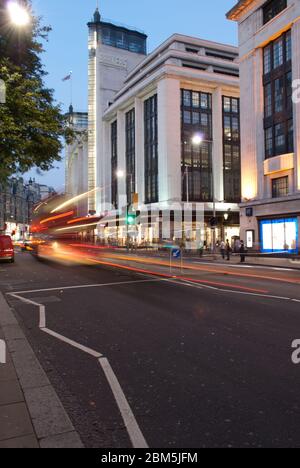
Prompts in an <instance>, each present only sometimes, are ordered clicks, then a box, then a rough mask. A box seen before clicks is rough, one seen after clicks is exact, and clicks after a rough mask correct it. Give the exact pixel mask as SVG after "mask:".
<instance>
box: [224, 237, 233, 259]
mask: <svg viewBox="0 0 300 468" xmlns="http://www.w3.org/2000/svg"><path fill="white" fill-rule="evenodd" d="M225 250H226V256H227V261H228V262H229V261H230V254H231V250H232V249H231V247H230V244H229V240H228V239H227V241H226V246H225Z"/></svg>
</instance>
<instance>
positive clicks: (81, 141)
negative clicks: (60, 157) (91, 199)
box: [65, 105, 88, 216]
mask: <svg viewBox="0 0 300 468" xmlns="http://www.w3.org/2000/svg"><path fill="white" fill-rule="evenodd" d="M67 117H68V121H69V125H70V127H71V128H72V129H73V130H74V132H75V138H74V140H73V141H72V143H70V144H67V145H66V181H65V187H66V188H65V192H66V195H67V197H69V198H74V197H76V196H77V195H80V194H83V193H86V192H87V191H88V113H87V112H74V109H73V106H72V105H71V106H70V109H69V113H68V115H67ZM77 212H78V214H79V215H81V216H85V215H87V213H88V200H87V198H83V199H81V200H80V201H78V204H77Z"/></svg>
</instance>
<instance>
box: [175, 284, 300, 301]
mask: <svg viewBox="0 0 300 468" xmlns="http://www.w3.org/2000/svg"><path fill="white" fill-rule="evenodd" d="M169 282H170V283H175V284H182V285H183V286H190V287H194V288H195V289H203V288H205V289H213V290H214V291H219V292H225V293H227V294H228V293H232V294H241V295H243V296H255V297H263V298H267V299H279V300H282V301H294V302H300V300H298V299H292V298H290V297H281V296H272V295H270V294H259V293H251V292H244V291H234V290H232V289H222V288H217V287H214V286H208V285H207V284H202V283H199V285H198V284H197V283H193V282H191V281H187V280H180V279H179V280H178V281H176V280H170V281H169ZM199 286H201V288H199Z"/></svg>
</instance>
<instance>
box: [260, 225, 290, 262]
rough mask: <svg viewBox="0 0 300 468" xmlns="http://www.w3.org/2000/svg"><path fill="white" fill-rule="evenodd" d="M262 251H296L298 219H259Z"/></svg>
mask: <svg viewBox="0 0 300 468" xmlns="http://www.w3.org/2000/svg"><path fill="white" fill-rule="evenodd" d="M260 239H261V251H262V252H263V253H272V252H274V253H280V252H282V253H294V254H296V253H298V219H297V218H282V219H266V220H262V221H260Z"/></svg>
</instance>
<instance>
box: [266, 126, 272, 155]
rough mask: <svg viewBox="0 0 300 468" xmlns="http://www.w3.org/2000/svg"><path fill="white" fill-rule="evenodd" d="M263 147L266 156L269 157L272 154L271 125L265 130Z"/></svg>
mask: <svg viewBox="0 0 300 468" xmlns="http://www.w3.org/2000/svg"><path fill="white" fill-rule="evenodd" d="M265 148H266V158H271V157H272V156H273V127H270V128H267V129H266V130H265Z"/></svg>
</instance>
